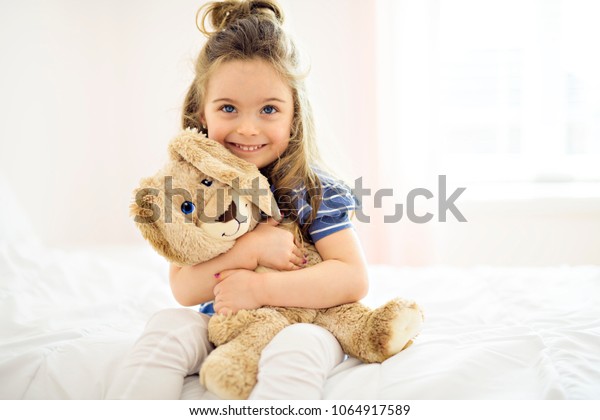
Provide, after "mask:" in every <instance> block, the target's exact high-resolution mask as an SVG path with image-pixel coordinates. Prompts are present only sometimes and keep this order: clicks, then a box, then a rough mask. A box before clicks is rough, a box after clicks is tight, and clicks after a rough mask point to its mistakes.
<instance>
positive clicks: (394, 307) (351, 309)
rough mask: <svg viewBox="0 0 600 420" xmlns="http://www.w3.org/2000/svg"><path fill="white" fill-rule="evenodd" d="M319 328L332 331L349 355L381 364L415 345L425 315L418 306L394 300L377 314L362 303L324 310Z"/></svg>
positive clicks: (321, 313) (320, 317)
mask: <svg viewBox="0 0 600 420" xmlns="http://www.w3.org/2000/svg"><path fill="white" fill-rule="evenodd" d="M315 324H317V325H321V326H322V327H325V328H327V329H328V330H329V331H331V332H332V333H333V335H334V336H335V337H336V338H337V339H338V341H339V342H340V344H341V345H342V348H343V349H344V351H345V352H346V353H347V354H348V355H350V356H353V357H356V358H357V359H359V360H362V361H363V362H367V363H381V362H383V361H384V360H386V359H388V358H389V357H391V356H393V355H395V354H397V353H399V352H400V351H402V350H404V349H405V348H407V347H408V346H410V344H412V339H413V338H415V337H416V336H417V334H418V333H419V331H420V330H421V326H422V324H423V314H422V312H421V310H420V308H419V307H418V306H417V304H416V303H414V302H412V301H407V300H404V299H393V300H391V301H389V302H387V303H386V304H385V305H383V306H380V307H379V308H377V309H374V310H371V309H369V308H367V307H366V306H364V305H363V304H361V303H350V304H346V305H340V306H335V307H333V308H329V309H324V310H322V311H320V312H319V314H318V315H317V318H316V320H315Z"/></svg>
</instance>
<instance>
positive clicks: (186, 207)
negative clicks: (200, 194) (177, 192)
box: [181, 201, 196, 214]
mask: <svg viewBox="0 0 600 420" xmlns="http://www.w3.org/2000/svg"><path fill="white" fill-rule="evenodd" d="M195 209H196V206H194V203H192V202H191V201H184V202H183V203H182V204H181V212H182V213H183V214H190V213H191V212H193V211H194V210H195Z"/></svg>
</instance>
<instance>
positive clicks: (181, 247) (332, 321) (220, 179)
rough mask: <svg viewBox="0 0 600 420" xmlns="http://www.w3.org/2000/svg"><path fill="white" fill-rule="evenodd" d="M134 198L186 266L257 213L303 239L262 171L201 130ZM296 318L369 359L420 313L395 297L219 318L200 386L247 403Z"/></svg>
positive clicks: (177, 147) (390, 351)
mask: <svg viewBox="0 0 600 420" xmlns="http://www.w3.org/2000/svg"><path fill="white" fill-rule="evenodd" d="M134 194H135V202H134V203H133V204H132V205H131V213H132V215H133V216H134V217H135V223H136V225H137V227H138V228H139V230H140V231H141V233H142V235H143V236H144V237H145V238H146V239H147V240H148V241H149V242H150V244H151V245H152V246H153V247H154V248H155V250H156V251H157V252H158V253H160V254H161V255H163V256H164V257H165V258H166V259H167V260H168V261H170V262H172V263H174V264H177V265H180V266H184V265H193V264H198V263H201V262H204V261H208V260H210V259H212V258H214V257H216V256H217V255H219V254H221V253H223V252H226V251H227V250H229V249H230V248H231V247H233V245H234V243H235V240H236V239H237V238H239V237H240V236H241V235H243V234H244V233H246V232H248V231H250V230H252V229H254V227H256V225H257V224H258V223H259V222H260V220H259V219H260V213H261V212H262V213H263V214H264V215H266V216H270V217H273V218H275V219H276V220H278V221H281V223H280V224H279V226H281V227H282V228H284V229H290V230H291V231H293V232H295V234H298V229H295V228H294V227H295V226H297V225H296V224H295V223H292V222H289V221H288V220H287V219H284V220H281V218H280V214H279V210H278V208H277V203H276V201H275V198H274V196H273V195H272V193H271V190H270V188H269V183H268V181H267V179H266V178H265V177H264V176H262V175H261V173H260V172H259V171H258V169H257V168H256V166H255V165H253V164H251V163H248V162H246V161H244V160H242V159H240V158H238V157H237V156H234V155H233V154H232V153H230V152H229V151H228V150H227V149H225V148H224V147H223V146H222V145H220V144H219V143H217V142H216V141H214V140H211V139H207V138H206V137H205V136H204V135H203V134H201V133H199V132H198V131H197V130H195V129H187V130H184V131H182V132H181V133H180V134H179V135H178V136H177V137H176V138H175V139H174V140H173V141H172V142H171V143H170V145H169V160H168V162H167V164H166V165H165V166H164V167H163V168H162V169H161V170H159V171H158V172H157V173H156V174H155V175H154V176H152V177H149V178H144V179H142V181H141V185H140V187H139V188H137V189H136V190H135V192H134ZM304 247H305V249H304V250H303V252H304V253H305V255H307V256H308V258H307V260H308V263H307V266H310V265H314V264H317V263H318V262H320V261H321V258H320V256H319V254H318V252H317V251H316V249H315V247H314V246H313V245H307V244H304ZM258 270H269V269H268V268H266V267H258V268H257V271H258ZM298 322H306V323H314V324H317V325H320V326H322V327H324V328H326V329H327V330H329V331H330V332H331V333H332V334H333V335H334V336H335V337H336V338H337V339H338V341H339V342H340V344H341V346H342V349H343V350H344V352H345V353H346V354H348V355H350V356H353V357H356V358H358V359H359V360H361V361H363V362H367V363H373V362H383V361H384V360H386V359H387V358H389V357H391V356H393V355H395V354H396V353H398V352H400V351H401V350H403V349H404V348H406V347H408V345H410V344H412V339H413V338H414V337H415V336H416V335H417V334H418V332H419V330H420V327H421V324H422V322H423V315H422V312H421V310H420V308H419V307H418V306H417V305H416V304H415V303H414V302H412V301H407V300H404V299H399V298H396V299H393V300H391V301H389V302H387V303H386V304H385V305H383V306H381V307H379V308H377V309H375V310H371V309H369V308H367V307H366V306H364V305H363V304H361V303H351V304H345V305H340V306H336V307H332V308H328V309H320V310H316V309H306V308H280V307H262V308H259V309H255V310H240V311H238V312H237V313H236V314H234V315H214V316H212V317H211V319H210V321H209V323H208V335H209V339H210V341H211V342H212V343H213V344H215V346H216V349H215V350H213V351H212V352H211V353H210V355H209V356H208V357H207V358H206V360H205V361H204V363H203V364H202V367H201V370H200V381H201V382H202V384H203V385H204V386H205V387H206V388H207V389H208V390H209V391H211V392H212V393H214V394H215V395H217V396H218V397H220V398H223V399H245V398H247V397H248V396H249V394H250V392H251V391H252V389H253V387H254V385H255V384H256V378H257V373H258V361H259V358H260V354H261V351H262V350H263V348H264V347H265V346H266V345H267V344H268V343H269V341H270V340H271V339H272V338H273V337H274V336H275V335H276V334H277V333H278V332H279V331H281V329H283V328H285V327H286V326H288V325H290V324H293V323H298Z"/></svg>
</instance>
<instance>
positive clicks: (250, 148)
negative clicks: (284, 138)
mask: <svg viewBox="0 0 600 420" xmlns="http://www.w3.org/2000/svg"><path fill="white" fill-rule="evenodd" d="M227 144H229V145H231V146H232V147H234V148H235V149H238V150H241V151H243V152H255V151H257V150H260V149H262V148H263V147H265V146H266V144H257V145H253V146H245V145H243V144H238V143H231V142H227Z"/></svg>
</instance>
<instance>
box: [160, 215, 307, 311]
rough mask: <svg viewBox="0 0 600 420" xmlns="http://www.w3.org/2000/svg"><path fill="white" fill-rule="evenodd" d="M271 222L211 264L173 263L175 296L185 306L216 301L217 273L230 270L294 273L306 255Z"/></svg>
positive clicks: (172, 286)
mask: <svg viewBox="0 0 600 420" xmlns="http://www.w3.org/2000/svg"><path fill="white" fill-rule="evenodd" d="M276 225H277V222H275V221H274V220H272V219H270V220H269V221H268V222H267V223H261V224H260V225H259V226H257V227H256V229H255V230H253V231H252V232H249V233H247V234H245V235H243V236H242V237H241V238H239V239H238V240H237V241H236V243H235V245H234V246H233V248H231V249H230V250H229V251H227V252H226V253H224V254H221V255H219V256H217V257H215V258H213V259H212V260H210V261H206V262H204V263H201V264H196V265H193V266H185V267H179V266H177V265H175V264H171V267H170V270H169V282H170V285H171V291H172V292H173V296H174V297H175V299H176V300H177V302H179V303H180V304H181V305H183V306H194V305H198V304H200V303H204V302H208V301H211V300H213V299H214V297H215V296H214V292H213V290H214V288H215V286H216V284H217V283H218V281H219V280H218V279H217V277H215V274H217V273H220V272H222V271H224V270H230V269H239V268H242V269H246V270H254V269H255V268H256V267H257V266H258V264H261V265H264V266H267V267H271V268H275V269H278V270H294V269H298V268H300V266H301V265H302V263H303V259H304V258H303V255H302V253H301V252H300V250H299V249H298V247H297V246H296V245H295V244H294V238H293V235H292V234H291V233H290V232H286V231H285V230H283V229H279V228H276V227H274V226H276Z"/></svg>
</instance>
